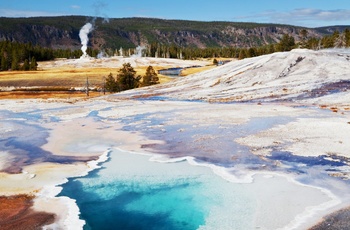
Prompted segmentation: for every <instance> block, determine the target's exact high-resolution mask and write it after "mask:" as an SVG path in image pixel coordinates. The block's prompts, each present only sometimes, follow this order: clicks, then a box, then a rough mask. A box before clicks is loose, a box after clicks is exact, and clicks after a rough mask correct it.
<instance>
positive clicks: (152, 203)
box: [59, 151, 255, 230]
mask: <svg viewBox="0 0 350 230" xmlns="http://www.w3.org/2000/svg"><path fill="white" fill-rule="evenodd" d="M148 158H149V157H147V156H140V155H133V154H130V153H122V152H119V151H116V152H113V153H112V156H111V160H109V161H108V162H106V163H104V164H103V166H104V167H103V168H101V169H98V170H95V171H93V172H92V173H90V174H89V175H88V176H86V177H83V178H75V179H71V180H70V181H69V182H68V183H67V184H65V185H64V186H63V191H62V192H61V194H60V195H59V196H68V197H71V198H73V199H75V200H76V201H77V204H78V206H79V208H80V211H81V219H83V220H85V221H86V225H85V226H84V229H124V230H127V229H157V230H158V229H167V230H172V229H184V230H186V229H188V230H190V229H198V228H199V227H200V226H203V225H206V226H210V225H212V226H216V227H217V226H220V225H218V223H214V222H213V220H214V219H215V220H220V218H222V219H224V220H226V222H224V221H223V223H224V225H229V226H235V229H247V227H248V229H251V228H252V227H251V224H252V222H253V221H252V220H253V218H254V210H255V200H254V198H252V197H251V196H249V192H247V191H245V189H244V188H242V187H240V186H237V185H235V184H233V183H228V182H227V181H225V180H223V179H221V178H220V177H218V176H216V175H215V174H213V173H212V172H211V170H210V169H208V168H206V167H199V166H191V165H189V164H188V163H187V162H177V163H156V162H149V161H148ZM232 213H236V214H237V213H241V215H238V216H236V217H232Z"/></svg>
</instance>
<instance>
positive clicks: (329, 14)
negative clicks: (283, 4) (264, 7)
mask: <svg viewBox="0 0 350 230" xmlns="http://www.w3.org/2000/svg"><path fill="white" fill-rule="evenodd" d="M236 19H239V20H249V21H256V22H268V23H280V24H292V25H302V26H321V25H325V24H327V25H329V24H337V23H344V22H347V23H348V24H350V10H345V9H337V10H321V9H311V8H300V9H294V10H292V11H286V12H278V11H265V12H262V13H258V14H253V15H249V16H242V17H237V18H236Z"/></svg>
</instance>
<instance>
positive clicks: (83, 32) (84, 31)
mask: <svg viewBox="0 0 350 230" xmlns="http://www.w3.org/2000/svg"><path fill="white" fill-rule="evenodd" d="M92 30H93V28H92V24H91V23H89V22H88V23H86V24H85V25H84V26H83V27H82V28H81V29H80V32H79V37H80V40H81V45H82V47H81V51H83V55H82V56H81V57H80V58H85V57H88V56H89V55H87V53H86V49H87V44H88V42H89V37H88V34H89V33H90V32H91V31H92Z"/></svg>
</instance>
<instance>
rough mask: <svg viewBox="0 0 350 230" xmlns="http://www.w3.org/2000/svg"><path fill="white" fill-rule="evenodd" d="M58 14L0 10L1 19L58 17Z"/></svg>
mask: <svg viewBox="0 0 350 230" xmlns="http://www.w3.org/2000/svg"><path fill="white" fill-rule="evenodd" d="M60 15H62V14H60V13H52V12H46V11H26V10H11V9H0V16H1V17H11V18H19V17H24V18H27V17H38V16H60Z"/></svg>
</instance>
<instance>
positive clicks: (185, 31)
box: [0, 16, 350, 49]
mask: <svg viewBox="0 0 350 230" xmlns="http://www.w3.org/2000/svg"><path fill="white" fill-rule="evenodd" d="M91 21H92V18H89V17H86V16H59V17H32V18H5V17H1V18H0V41H4V40H6V41H17V42H23V43H28V42H31V43H32V44H34V45H40V46H43V47H50V48H70V49H79V48H80V46H81V45H80V39H79V30H80V28H81V27H82V26H83V25H84V24H85V23H87V22H91ZM94 22H95V23H94V30H93V31H92V32H91V34H90V35H89V36H90V44H89V46H90V47H93V48H95V49H101V48H104V49H107V48H110V49H119V48H120V47H123V48H134V47H135V46H138V45H147V44H151V43H159V44H163V45H176V46H181V47H196V48H208V47H229V46H231V47H232V46H237V47H253V46H261V45H266V44H271V43H276V42H278V41H279V40H280V38H281V37H282V35H283V34H289V35H291V36H293V37H294V38H295V39H296V41H298V40H299V32H300V30H302V29H306V30H307V31H308V36H309V37H321V36H323V35H326V34H331V33H333V32H334V31H335V30H339V31H342V30H344V29H345V28H347V26H332V27H320V28H303V27H297V26H291V25H279V24H259V23H244V22H218V21H213V22H203V21H187V20H164V19H156V18H113V19H109V22H108V23H105V22H104V20H103V18H97V19H95V20H94ZM349 27H350V26H349ZM349 27H348V28H349Z"/></svg>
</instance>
